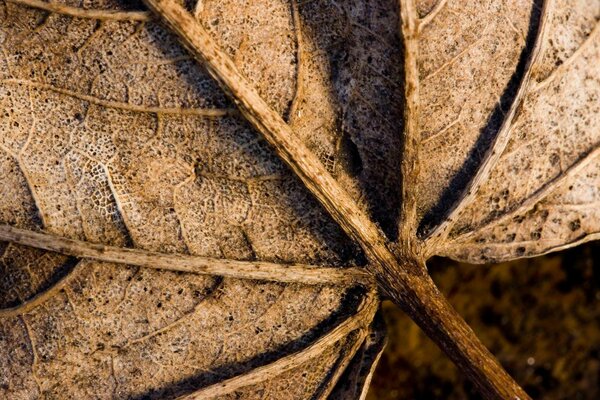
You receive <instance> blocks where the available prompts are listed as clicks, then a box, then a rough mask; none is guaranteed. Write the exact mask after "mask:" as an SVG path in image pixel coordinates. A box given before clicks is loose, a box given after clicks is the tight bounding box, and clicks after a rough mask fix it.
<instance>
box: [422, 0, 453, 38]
mask: <svg viewBox="0 0 600 400" xmlns="http://www.w3.org/2000/svg"><path fill="white" fill-rule="evenodd" d="M447 2H448V0H439V1H438V2H437V4H436V5H435V7H433V9H432V10H431V11H430V12H429V14H427V15H426V16H425V17H423V18H421V19H420V20H419V24H418V28H417V29H418V30H419V32H421V30H423V28H425V27H426V26H427V25H429V24H430V23H431V21H433V20H434V19H435V17H437V15H438V14H439V13H440V11H442V9H443V8H444V7H445V6H446V3H447Z"/></svg>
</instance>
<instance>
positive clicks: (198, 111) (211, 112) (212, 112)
mask: <svg viewBox="0 0 600 400" xmlns="http://www.w3.org/2000/svg"><path fill="white" fill-rule="evenodd" d="M0 84H9V85H25V86H29V87H32V88H35V89H41V90H49V91H52V92H55V93H60V94H63V95H65V96H69V97H74V98H76V99H79V100H83V101H87V102H88V103H91V104H96V105H99V106H102V107H108V108H116V109H119V110H125V111H133V112H142V113H151V114H176V115H195V116H201V117H209V118H216V117H223V116H226V115H232V114H235V113H236V110H234V109H229V108H177V107H146V106H140V105H136V104H129V103H124V102H120V101H111V100H103V99H100V98H98V97H95V96H90V95H87V94H82V93H78V92H75V91H73V90H69V89H64V88H59V87H56V86H53V85H49V84H47V83H40V82H33V81H30V80H27V79H2V80H0Z"/></svg>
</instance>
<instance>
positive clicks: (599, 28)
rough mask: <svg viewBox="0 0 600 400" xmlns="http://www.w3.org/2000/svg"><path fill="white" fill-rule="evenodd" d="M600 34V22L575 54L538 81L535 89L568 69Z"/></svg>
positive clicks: (545, 84) (543, 85)
mask: <svg viewBox="0 0 600 400" xmlns="http://www.w3.org/2000/svg"><path fill="white" fill-rule="evenodd" d="M599 34H600V23H597V24H596V26H594V29H592V32H590V34H589V35H588V37H587V38H585V41H584V42H583V43H582V44H581V45H580V46H579V47H578V48H577V50H575V51H574V52H573V54H571V56H570V57H569V58H567V59H566V60H565V61H564V62H563V63H562V64H561V65H559V66H558V67H556V68H555V69H554V70H552V72H551V73H550V75H548V76H547V77H546V78H545V79H544V80H542V81H540V82H538V83H537V84H536V85H535V86H534V87H533V90H534V91H538V90H540V89H542V88H544V87H546V86H548V85H549V84H550V83H552V82H553V81H554V80H555V79H556V78H557V77H558V76H560V74H562V73H564V72H565V70H567V69H568V68H569V66H571V65H572V64H573V63H574V62H575V61H576V60H577V59H578V58H579V57H580V56H581V54H582V53H583V52H584V51H585V50H586V49H587V48H588V47H590V46H591V45H592V43H594V41H595V40H596V39H597V37H598V35H599Z"/></svg>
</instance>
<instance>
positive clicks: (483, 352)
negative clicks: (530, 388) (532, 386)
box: [388, 274, 529, 400]
mask: <svg viewBox="0 0 600 400" xmlns="http://www.w3.org/2000/svg"><path fill="white" fill-rule="evenodd" d="M388 286H392V287H401V288H402V290H396V291H394V292H392V293H391V296H392V300H393V301H394V303H396V304H397V305H399V306H400V308H402V310H403V311H404V312H406V313H407V314H408V315H409V316H410V317H411V318H412V319H413V321H415V322H416V323H417V325H419V327H421V329H423V331H424V332H425V333H426V334H427V336H429V337H430V338H431V339H432V340H433V341H434V342H435V343H436V344H437V345H438V346H439V347H440V348H441V349H442V350H443V351H444V353H446V355H447V356H448V357H449V358H450V359H451V360H452V361H453V362H454V363H455V364H456V365H457V366H458V368H459V369H460V370H461V372H462V373H464V374H465V375H466V376H467V377H468V378H469V379H470V380H471V381H472V383H473V384H474V385H475V386H476V387H477V389H478V390H479V392H480V393H481V395H482V396H483V397H484V398H485V399H511V400H517V399H518V400H526V399H529V396H528V395H527V394H526V393H525V391H524V390H523V389H522V388H521V387H519V385H518V384H517V383H516V382H515V381H514V380H513V379H512V378H511V377H510V375H508V373H507V372H506V371H505V370H504V369H503V368H502V366H501V365H500V364H499V363H498V361H497V360H496V358H495V357H494V356H493V355H492V354H491V353H490V351H489V350H488V349H487V348H486V347H485V346H484V345H483V344H482V343H481V341H479V339H478V338H477V336H476V335H475V333H474V332H473V330H472V329H471V328H470V327H469V325H467V323H466V322H465V321H464V319H463V318H462V317H461V316H460V315H459V314H458V313H457V312H456V310H454V308H453V307H452V306H451V305H450V304H449V303H448V301H447V300H446V298H445V297H444V295H443V294H442V293H441V292H440V291H439V289H438V288H437V287H436V286H435V283H434V282H433V281H432V279H431V277H430V276H429V274H422V275H414V274H403V275H402V276H399V277H396V279H394V280H393V281H392V282H389V283H388Z"/></svg>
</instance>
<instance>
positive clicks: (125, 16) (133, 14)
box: [6, 0, 153, 21]
mask: <svg viewBox="0 0 600 400" xmlns="http://www.w3.org/2000/svg"><path fill="white" fill-rule="evenodd" d="M6 1H7V2H8V3H14V4H19V5H23V6H27V7H31V8H38V9H40V10H44V11H48V12H52V13H56V14H62V15H68V16H70V17H76V18H89V19H97V20H113V21H150V20H152V19H153V15H152V13H150V12H148V11H115V10H94V9H84V8H79V7H71V6H67V5H65V4H60V3H54V2H46V1H41V0H6Z"/></svg>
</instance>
